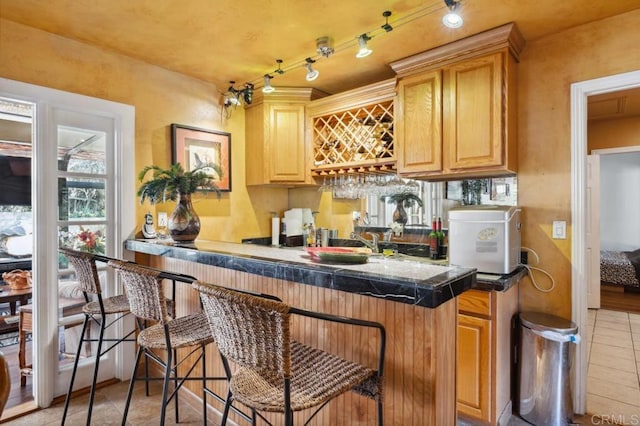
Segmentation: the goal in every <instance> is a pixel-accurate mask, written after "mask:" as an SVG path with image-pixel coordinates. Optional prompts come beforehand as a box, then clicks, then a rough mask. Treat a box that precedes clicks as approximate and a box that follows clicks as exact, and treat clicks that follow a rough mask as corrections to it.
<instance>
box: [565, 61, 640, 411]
mask: <svg viewBox="0 0 640 426" xmlns="http://www.w3.org/2000/svg"><path fill="white" fill-rule="evenodd" d="M635 87H640V71H633V72H629V73H624V74H618V75H614V76H609V77H604V78H599V79H595V80H588V81H584V82H579V83H574V84H572V85H571V222H572V227H573V232H572V241H571V243H572V244H571V246H572V249H571V255H572V263H573V268H572V275H571V286H572V289H571V294H572V320H573V321H574V322H575V323H576V325H577V326H578V328H579V330H583V329H585V328H586V326H587V324H588V312H587V292H588V288H587V287H588V286H587V283H588V278H589V271H588V260H587V254H586V253H587V250H586V247H587V243H586V237H587V212H588V210H587V202H586V193H587V191H586V182H587V173H586V162H587V97H588V96H590V95H596V94H601V93H608V92H614V91H619V90H624V89H631V88H635ZM574 367H575V368H574V374H573V403H574V410H575V412H576V413H578V414H584V413H585V412H586V388H587V348H586V345H578V347H577V350H576V353H575V359H574Z"/></svg>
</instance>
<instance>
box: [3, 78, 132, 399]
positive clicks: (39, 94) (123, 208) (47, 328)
mask: <svg viewBox="0 0 640 426" xmlns="http://www.w3.org/2000/svg"><path fill="white" fill-rule="evenodd" d="M0 96H2V97H7V98H13V99H16V100H21V101H25V102H31V103H33V104H35V114H34V126H33V131H32V133H33V141H37V140H43V141H46V142H47V143H55V141H56V140H57V138H56V135H55V132H54V130H53V129H52V128H51V127H52V126H51V124H52V117H51V110H52V108H64V109H67V110H70V111H77V112H83V113H90V114H95V115H101V116H105V117H110V118H112V119H113V120H114V136H115V138H114V139H115V162H116V168H117V170H116V179H115V185H116V193H117V194H118V196H117V197H115V198H116V200H115V202H116V205H115V212H116V213H115V218H114V220H115V223H116V226H115V238H114V241H113V248H114V252H113V253H112V255H113V256H116V257H120V258H122V257H124V255H125V253H124V248H123V242H124V241H125V240H126V239H127V238H128V237H129V236H130V235H131V234H132V233H133V232H134V231H135V217H134V215H132V214H131V210H130V209H131V206H133V205H135V200H136V197H135V170H134V168H135V159H134V152H135V149H134V148H135V108H134V107H133V106H131V105H125V104H121V103H117V102H112V101H107V100H104V99H98V98H92V97H89V96H84V95H78V94H75V93H69V92H64V91H60V90H56V89H51V88H47V87H42V86H36V85H33V84H28V83H23V82H19V81H14V80H8V79H4V78H0ZM39 145H40V146H42V145H43V144H37V143H36V144H34V147H33V150H34V159H35V161H34V162H32V163H34V164H32V170H38V173H34V174H33V175H34V176H35V179H32V194H34V196H33V197H32V199H33V221H34V237H35V238H34V249H33V256H32V259H33V260H32V263H33V271H34V281H35V282H36V283H39V282H57V280H58V270H57V264H55V263H54V262H53V261H52V260H51V253H57V250H58V238H57V235H56V234H57V232H55V231H54V230H55V229H57V217H55V215H52V214H50V212H51V211H55V212H57V208H53V207H52V206H57V203H58V200H57V193H56V191H38V188H43V187H47V181H46V179H50V180H51V179H53V177H55V176H56V175H55V173H56V170H57V164H54V163H55V162H52V161H50V159H48V158H46V156H45V155H37V154H38V152H37V149H38V146H39ZM46 152H47V151H46V150H45V153H46ZM47 209H49V211H48V212H47ZM56 259H57V256H56ZM57 297H58V295H57V291H56V288H55V286H52V285H49V286H46V285H43V286H39V285H36V286H34V291H33V297H32V302H33V306H34V327H33V347H34V353H33V368H34V372H35V373H36V374H35V375H34V376H33V392H34V401H35V403H36V404H37V405H38V406H40V407H48V406H49V405H50V404H51V402H52V400H53V398H54V396H56V395H55V393H56V390H55V382H56V381H57V380H56V379H57V377H58V370H59V368H58V358H57V354H58V350H57V347H55V346H56V345H57V339H51V338H50V336H55V329H56V328H57V323H58V314H57V309H54V308H55V307H52V306H50V303H48V302H49V301H50V300H57ZM119 332H122V330H119ZM51 340H54V341H51ZM129 350H131V348H127V347H126V345H118V347H116V348H115V349H114V351H116V356H115V376H116V377H117V378H121V379H122V378H128V377H129V374H130V371H131V369H132V368H133V359H134V358H135V357H133V353H131V354H125V351H129Z"/></svg>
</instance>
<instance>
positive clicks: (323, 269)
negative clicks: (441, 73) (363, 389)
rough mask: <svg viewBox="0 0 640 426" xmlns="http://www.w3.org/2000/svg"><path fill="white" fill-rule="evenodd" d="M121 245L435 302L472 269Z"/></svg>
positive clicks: (208, 246) (255, 249)
mask: <svg viewBox="0 0 640 426" xmlns="http://www.w3.org/2000/svg"><path fill="white" fill-rule="evenodd" d="M125 249H127V250H130V251H133V252H139V253H145V254H150V255H154V256H165V257H171V258H176V259H181V260H186V261H191V262H196V263H201V264H205V265H211V266H217V267H222V268H226V269H233V270H236V271H243V272H248V273H252V274H256V275H261V276H266V277H272V278H276V279H284V280H287V281H293V282H297V283H302V284H307V285H314V286H318V287H325V288H331V289H334V290H342V291H347V292H351V293H357V294H360V295H365V296H371V297H376V298H383V299H385V300H391V301H395V302H401V303H408V304H412V305H419V306H424V307H427V308H435V307H437V306H439V305H440V304H442V303H444V302H446V301H447V300H450V299H452V298H453V297H455V296H457V295H459V294H460V293H462V292H464V291H466V290H468V289H469V288H472V287H475V286H476V270H475V269H471V268H460V267H449V266H442V265H432V264H429V263H426V262H420V261H414V260H396V259H387V258H384V257H382V256H373V257H371V258H370V259H369V262H368V263H365V264H360V265H351V264H321V263H317V262H314V261H313V260H311V258H310V257H309V256H308V255H307V253H306V252H305V251H304V249H303V248H302V247H295V248H278V247H270V246H260V245H255V244H240V243H227V242H218V241H201V240H197V241H196V242H194V243H188V244H180V243H173V242H168V243H165V242H161V241H159V240H127V241H126V242H125Z"/></svg>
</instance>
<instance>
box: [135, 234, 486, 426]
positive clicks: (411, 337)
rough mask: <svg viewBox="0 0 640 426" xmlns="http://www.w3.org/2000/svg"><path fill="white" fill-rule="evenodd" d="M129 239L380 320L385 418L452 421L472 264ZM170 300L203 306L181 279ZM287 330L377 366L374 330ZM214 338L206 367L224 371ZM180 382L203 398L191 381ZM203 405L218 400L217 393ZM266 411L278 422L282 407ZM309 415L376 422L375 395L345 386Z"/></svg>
mask: <svg viewBox="0 0 640 426" xmlns="http://www.w3.org/2000/svg"><path fill="white" fill-rule="evenodd" d="M125 248H126V249H127V250H129V251H130V252H133V253H134V254H135V259H136V261H137V262H139V263H142V264H147V265H149V266H152V267H156V268H161V269H164V270H167V271H170V272H177V273H183V274H188V275H191V276H194V277H196V278H198V279H200V280H202V281H206V282H211V283H214V284H218V285H222V286H227V287H231V288H238V289H244V290H252V291H258V292H262V293H268V294H272V295H275V296H277V297H279V298H281V299H282V300H283V301H284V302H286V303H288V304H290V305H293V306H296V307H299V308H302V309H308V310H313V311H318V312H326V313H329V314H333V315H342V316H348V317H355V318H361V319H364V320H369V321H377V322H380V323H382V324H383V325H384V326H385V329H386V333H387V345H386V354H385V367H384V378H383V380H384V385H383V386H384V388H383V389H384V390H383V393H384V423H385V424H387V425H410V424H416V425H417V424H432V425H440V424H442V425H454V424H456V327H457V298H456V296H457V295H459V294H460V293H462V292H464V291H465V290H467V289H468V288H470V287H472V286H473V285H474V284H475V279H476V273H475V269H466V268H449V267H447V266H441V265H431V264H428V263H424V262H416V261H406V260H390V259H382V258H381V257H380V258H378V257H377V256H376V257H373V258H372V259H370V261H369V263H366V264H362V265H330V264H319V263H315V262H314V261H312V260H311V259H310V258H309V257H308V256H307V254H306V252H304V251H303V250H302V249H301V248H297V249H291V248H274V247H264V246H257V245H251V244H239V243H225V242H214V241H196V242H195V243H193V244H177V245H173V244H172V245H168V244H161V243H157V242H153V241H145V240H128V241H127V242H126V243H125ZM176 309H177V314H178V315H184V314H187V313H190V312H194V311H195V310H198V309H199V303H198V296H197V294H196V292H195V291H194V290H192V289H191V288H190V286H186V285H185V286H182V287H180V286H178V289H177V293H176ZM291 332H292V335H293V337H294V338H295V339H296V340H298V341H300V342H303V343H306V344H308V345H311V346H315V347H317V348H321V349H324V350H327V351H329V352H331V353H334V354H336V355H338V356H341V357H343V358H346V359H351V360H354V361H357V362H360V363H362V364H365V365H369V366H371V367H375V362H376V361H375V360H376V356H377V345H378V338H377V334H376V332H375V331H374V330H366V329H365V330H362V329H360V328H355V327H354V326H346V325H343V324H327V323H325V322H322V321H318V320H312V319H301V318H294V319H293V322H292V325H291ZM211 346H212V347H211V355H213V356H208V357H207V373H208V374H209V373H213V374H216V375H222V374H223V372H222V367H221V365H220V364H221V363H220V360H219V358H218V357H217V353H216V349H215V345H211ZM185 386H186V387H187V388H188V389H189V390H190V391H191V392H192V393H193V394H194V395H195V396H196V397H198V398H201V397H202V390H201V388H200V387H199V385H198V383H197V382H190V383H187V384H185ZM211 387H212V388H213V389H214V390H215V392H216V393H217V394H218V395H225V394H226V386H225V385H224V384H223V383H217V384H213V383H212V384H211ZM209 404H210V406H211V407H212V409H214V410H218V411H221V409H222V406H221V405H220V404H218V403H217V402H210V401H209ZM308 416H309V412H308V411H307V412H303V413H296V414H295V424H302V423H304V419H306V418H307V417H308ZM267 417H268V418H269V419H270V420H271V421H272V422H273V423H274V424H282V415H278V414H269V415H267ZM232 419H233V420H237V419H235V418H233V417H232ZM310 424H312V425H373V424H376V409H375V403H374V402H373V401H372V400H369V399H366V398H364V397H362V396H360V395H357V394H355V393H353V392H349V393H347V394H344V395H342V396H340V397H339V398H337V399H336V400H335V401H333V402H331V403H329V404H328V405H327V406H326V407H325V408H324V409H323V410H322V411H320V413H319V414H318V415H317V416H316V417H314V418H313V420H312V421H311V422H310Z"/></svg>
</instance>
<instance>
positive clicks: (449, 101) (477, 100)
mask: <svg viewBox="0 0 640 426" xmlns="http://www.w3.org/2000/svg"><path fill="white" fill-rule="evenodd" d="M503 63H504V60H503V53H502V52H500V53H495V54H492V55H488V56H481V57H478V58H474V59H470V60H466V61H463V62H459V63H457V64H454V65H452V66H450V67H448V68H447V69H446V70H445V74H444V78H445V84H444V118H445V121H444V126H443V127H444V140H445V143H444V158H445V168H446V169H449V170H451V171H455V170H457V169H469V168H477V167H492V166H501V165H503V164H504V161H505V160H504V152H503V146H504V119H503V117H504V113H505V107H504V102H503V100H504V99H505V97H504V87H505V80H504V78H503V75H504V71H503Z"/></svg>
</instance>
